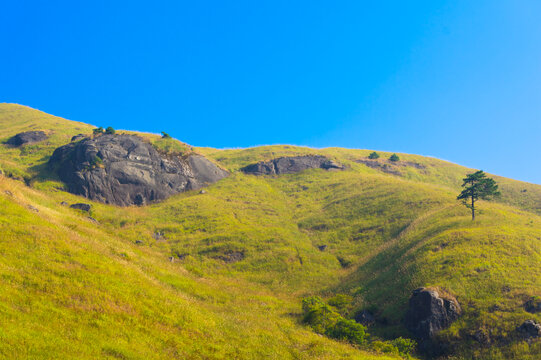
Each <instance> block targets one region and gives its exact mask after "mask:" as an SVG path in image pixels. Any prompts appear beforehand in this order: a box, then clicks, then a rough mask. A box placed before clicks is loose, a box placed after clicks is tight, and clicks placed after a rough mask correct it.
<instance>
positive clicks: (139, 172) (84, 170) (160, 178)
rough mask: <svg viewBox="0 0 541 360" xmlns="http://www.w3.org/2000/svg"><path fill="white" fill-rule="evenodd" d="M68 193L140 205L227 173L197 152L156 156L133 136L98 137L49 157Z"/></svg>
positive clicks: (205, 184) (200, 184)
mask: <svg viewBox="0 0 541 360" xmlns="http://www.w3.org/2000/svg"><path fill="white" fill-rule="evenodd" d="M49 166H50V167H51V168H52V169H54V170H56V172H57V173H58V175H59V177H60V179H61V180H62V181H63V182H65V183H66V184H67V186H68V191H69V192H71V193H73V194H77V195H82V196H85V197H87V198H89V199H92V200H97V201H100V202H103V203H107V204H116V205H120V206H129V205H144V204H147V203H150V202H155V201H160V200H164V199H167V198H168V197H170V196H171V195H174V194H177V193H180V192H184V191H187V190H195V189H199V188H201V187H204V186H207V185H209V184H211V183H214V182H216V181H218V180H220V179H222V178H224V177H227V176H228V175H229V174H228V172H227V171H225V170H222V169H220V168H219V167H218V166H216V165H215V164H213V163H212V162H210V161H209V160H207V159H206V158H204V157H203V156H200V155H195V154H193V155H189V156H187V157H178V156H166V155H162V154H160V153H159V152H158V151H157V150H156V149H155V148H154V147H153V146H152V145H151V144H149V143H148V142H145V141H144V140H143V139H141V138H140V137H138V136H135V135H101V136H99V137H97V138H95V139H90V138H86V139H83V140H81V141H79V142H73V143H70V144H67V145H64V146H62V147H59V148H58V149H56V150H55V151H54V153H53V155H52V157H51V158H50V160H49Z"/></svg>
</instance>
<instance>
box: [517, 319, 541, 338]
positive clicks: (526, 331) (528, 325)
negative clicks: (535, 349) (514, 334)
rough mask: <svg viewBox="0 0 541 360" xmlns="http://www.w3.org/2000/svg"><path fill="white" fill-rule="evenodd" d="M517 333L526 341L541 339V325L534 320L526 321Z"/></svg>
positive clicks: (518, 328)
mask: <svg viewBox="0 0 541 360" xmlns="http://www.w3.org/2000/svg"><path fill="white" fill-rule="evenodd" d="M517 331H518V333H519V334H520V335H522V337H523V338H525V339H529V338H538V337H541V325H540V324H538V323H536V322H535V321H533V320H526V321H524V322H523V323H522V325H520V326H519V327H517Z"/></svg>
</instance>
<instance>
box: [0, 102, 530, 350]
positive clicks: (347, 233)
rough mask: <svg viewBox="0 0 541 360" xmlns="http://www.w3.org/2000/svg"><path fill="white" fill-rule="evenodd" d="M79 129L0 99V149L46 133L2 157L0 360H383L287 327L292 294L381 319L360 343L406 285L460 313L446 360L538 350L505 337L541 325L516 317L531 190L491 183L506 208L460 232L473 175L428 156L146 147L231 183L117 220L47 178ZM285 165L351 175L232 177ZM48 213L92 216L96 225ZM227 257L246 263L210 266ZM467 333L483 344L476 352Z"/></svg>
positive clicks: (398, 304)
mask: <svg viewBox="0 0 541 360" xmlns="http://www.w3.org/2000/svg"><path fill="white" fill-rule="evenodd" d="M91 129H92V127H91V126H89V125H85V124H80V123H75V122H70V121H67V120H63V119H59V118H56V117H52V116H50V115H47V114H44V113H41V112H38V111H36V110H33V109H30V108H26V107H22V106H18V105H11V104H0V141H5V140H7V139H9V137H11V136H13V135H15V134H16V133H18V132H20V131H28V130H44V131H46V132H47V133H49V134H51V137H50V138H49V139H48V140H46V141H45V142H43V143H38V144H33V145H29V146H27V147H28V148H29V149H26V148H27V147H23V148H11V147H9V146H7V145H1V144H0V169H3V171H4V173H5V174H6V175H8V176H11V177H12V179H8V178H3V179H2V178H0V181H1V182H0V187H1V189H0V201H2V206H1V210H0V211H1V213H0V224H1V228H0V233H2V234H5V235H6V236H4V237H2V239H1V240H0V247H1V249H2V254H5V256H3V257H2V258H1V259H0V281H1V283H0V284H1V285H0V286H1V287H2V290H4V289H5V291H2V293H3V294H5V295H0V296H2V298H1V299H2V300H1V302H0V306H1V307H0V314H2V316H1V318H2V319H4V320H5V321H4V320H3V321H4V323H7V324H9V326H0V340H1V342H0V344H1V345H0V355H4V357H14V356H15V355H17V356H19V357H21V358H24V357H38V358H39V357H40V356H41V357H42V358H56V357H58V356H59V355H60V354H81V355H80V356H75V355H74V357H81V358H85V357H86V358H96V357H107V356H109V357H112V358H115V357H116V358H267V357H268V358H277V359H282V358H361V359H362V358H380V357H381V356H383V355H382V354H374V355H370V354H367V353H364V352H362V351H360V350H359V349H356V348H355V347H353V346H351V345H348V344H346V343H342V342H337V341H332V340H330V339H327V338H325V337H321V336H318V335H316V334H314V333H313V332H312V331H311V330H310V328H308V327H307V326H305V325H303V324H302V323H301V314H300V311H301V310H300V307H301V299H302V298H303V297H305V296H308V295H320V296H322V297H324V298H329V297H331V296H333V295H334V294H338V293H343V294H348V295H351V296H352V298H353V301H352V303H351V304H350V314H353V313H354V311H355V310H359V309H366V308H368V309H371V310H372V311H374V312H376V314H377V315H378V317H379V318H380V319H382V320H384V321H383V322H382V323H380V324H378V325H376V326H375V327H373V328H369V332H371V333H373V334H376V335H379V336H381V337H383V338H394V337H397V336H405V337H407V336H410V335H409V334H408V332H407V331H406V330H405V329H404V327H403V325H402V322H401V319H402V318H403V315H404V313H405V310H406V307H407V301H408V297H409V294H410V292H411V290H413V289H414V288H416V287H419V286H434V287H439V288H440V289H444V290H446V291H447V292H449V293H451V294H453V295H455V296H456V297H457V299H458V300H459V302H460V303H461V304H462V307H463V308H464V315H463V316H462V317H461V318H460V320H459V321H457V322H456V323H454V324H453V326H451V328H449V329H447V330H445V331H443V332H442V333H441V334H440V336H441V338H442V339H443V340H445V341H447V342H449V343H451V344H452V346H453V350H454V354H455V356H456V357H457V358H464V359H466V358H472V357H476V358H487V359H489V358H493V359H512V358H515V359H536V358H538V357H539V356H540V355H541V348H540V345H539V342H533V343H531V344H528V343H526V342H524V341H521V340H520V339H518V338H516V336H515V332H514V328H515V327H516V326H517V325H519V324H520V323H521V322H522V321H523V320H525V319H536V320H538V321H541V316H540V314H529V313H526V312H525V310H524V308H523V306H522V304H523V303H524V301H526V300H527V299H529V298H530V297H532V296H539V295H541V271H540V269H541V217H540V216H539V214H541V186H539V185H535V184H528V183H524V182H519V181H515V180H511V179H505V178H500V177H496V180H497V181H498V183H499V185H500V189H501V192H502V197H501V198H500V199H499V200H498V201H497V202H491V203H488V202H481V203H480V207H481V209H482V213H481V214H480V215H479V219H478V221H475V222H471V220H470V219H469V214H468V210H467V209H466V208H464V207H462V206H461V205H460V204H458V203H457V201H456V200H455V199H456V195H457V193H458V191H459V188H460V184H461V179H462V178H463V177H464V176H465V174H466V173H468V172H470V171H471V169H467V168H464V167H461V166H459V165H455V164H451V163H448V162H445V161H441V160H437V159H434V158H427V157H422V156H416V155H408V154H399V155H400V158H401V161H400V162H399V163H397V164H391V163H389V162H388V161H386V160H385V158H387V157H388V156H389V155H390V154H383V153H382V154H381V155H382V158H381V159H379V160H378V161H368V160H367V156H368V154H369V153H370V151H369V150H348V149H339V148H329V149H317V150H316V149H309V148H302V147H293V146H266V147H258V148H249V149H235V150H216V149H210V148H195V149H192V148H190V147H189V146H188V145H186V144H182V143H180V142H176V141H173V140H167V141H168V143H167V144H165V143H160V141H162V140H160V138H159V136H155V135H149V134H144V136H145V137H146V138H147V139H148V140H149V141H150V142H152V143H155V146H157V147H160V148H161V149H162V150H164V151H168V152H186V151H195V152H198V153H201V154H203V155H205V156H207V157H209V158H210V159H212V160H213V161H215V162H216V163H218V164H219V165H220V166H222V167H224V168H226V169H228V170H229V171H231V173H232V174H231V176H230V177H229V178H226V179H224V180H221V181H220V182H218V183H216V184H214V185H212V186H210V187H209V188H208V189H206V190H207V192H206V193H205V194H199V193H198V192H187V193H184V194H180V195H177V196H174V197H172V198H170V199H168V200H166V201H164V202H162V203H159V204H153V205H150V206H146V207H129V208H119V207H115V206H110V205H104V204H99V203H92V202H89V201H87V200H86V199H82V198H80V197H77V196H74V195H71V194H68V193H66V192H64V191H62V189H63V185H62V184H61V183H60V182H59V181H58V180H57V179H56V178H55V177H54V175H53V174H47V172H46V171H45V166H44V164H45V163H46V161H47V159H48V156H50V154H51V153H52V151H53V150H54V148H56V147H57V146H60V145H62V144H65V143H67V142H69V139H70V137H71V136H73V135H75V134H77V133H80V132H83V133H87V134H90V132H91ZM298 154H322V155H326V156H328V157H331V158H333V159H335V160H337V161H339V162H341V163H343V164H345V165H346V166H347V169H346V170H345V171H329V172H328V171H324V170H320V169H318V170H309V171H304V172H302V173H298V174H290V175H281V176H263V177H257V176H252V175H246V174H243V173H242V172H240V171H238V170H239V169H240V168H241V167H242V166H245V165H247V164H250V163H253V162H255V161H260V160H267V159H271V158H274V157H278V156H289V155H298ZM18 178H21V179H24V180H25V182H21V181H17V179H18ZM25 183H26V184H28V185H30V186H26V185H25ZM5 190H8V191H9V192H10V193H11V194H12V195H8V194H6V193H5V192H4V191H5ZM62 201H67V202H69V203H73V202H80V201H85V202H89V203H92V205H93V209H92V213H91V216H92V217H93V218H95V219H97V220H98V222H99V224H94V223H93V222H91V221H90V220H89V219H88V218H87V215H84V214H82V213H80V212H77V211H75V210H72V209H69V208H66V207H63V206H61V205H60V203H61V202H62ZM28 205H32V206H34V207H35V208H37V209H38V210H39V212H38V213H36V212H34V211H32V210H31V209H29V208H28ZM157 233H160V234H163V237H162V238H160V237H157V236H155V234H157ZM136 242H137V244H136ZM320 245H327V248H326V249H325V251H320V250H319V248H318V246H320ZM231 253H241V254H243V255H244V259H242V260H241V261H237V262H228V261H224V259H227V258H228V256H229V254H231ZM169 257H173V259H174V260H175V261H174V262H172V263H171V262H170V261H169ZM64 329H65V330H64ZM480 329H481V330H483V331H486V332H488V333H489V335H490V337H491V346H481V345H480V344H478V343H476V342H475V341H474V340H472V336H471V335H472V334H473V333H475V332H476V331H477V330H480ZM25 355H27V356H25ZM15 357H16V356H15Z"/></svg>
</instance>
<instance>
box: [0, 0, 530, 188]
mask: <svg viewBox="0 0 541 360" xmlns="http://www.w3.org/2000/svg"><path fill="white" fill-rule="evenodd" d="M0 35H1V47H0V49H1V50H0V102H15V103H20V104H24V105H28V106H31V107H35V108H38V109H40V110H43V111H46V112H48V113H52V114H54V115H58V116H62V117H66V118H68V119H73V120H79V121H84V122H88V123H92V124H95V125H101V126H109V125H111V126H113V127H115V128H119V129H132V130H143V131H150V132H160V131H162V130H163V131H167V132H168V133H170V134H171V135H172V136H174V137H177V138H179V139H180V140H183V141H185V142H188V143H190V144H193V145H197V146H213V147H219V148H223V147H246V146H252V145H258V144H284V143H288V144H298V145H308V146H315V147H326V146H342V147H351V148H363V149H376V150H390V151H396V152H407V153H416V154H422V155H432V156H436V157H439V158H442V159H446V160H450V161H453V162H456V163H460V164H463V165H466V166H470V167H473V168H478V169H483V170H485V171H489V172H491V173H495V174H499V175H503V176H508V177H513V178H516V179H521V180H525V181H530V182H535V183H538V184H541V1H539V0H506V1H498V0H486V1H484V0H476V1H471V0H459V1H457V0H453V1H451V0H450V1H443V0H430V1H398V0H397V1H360V0H357V1H314V0H310V1H279V0H272V1H159V0H157V1H151V2H147V1H99V0H98V1H84V2H82V1H55V0H51V1H25V0H17V1H5V2H3V5H2V10H1V12H0Z"/></svg>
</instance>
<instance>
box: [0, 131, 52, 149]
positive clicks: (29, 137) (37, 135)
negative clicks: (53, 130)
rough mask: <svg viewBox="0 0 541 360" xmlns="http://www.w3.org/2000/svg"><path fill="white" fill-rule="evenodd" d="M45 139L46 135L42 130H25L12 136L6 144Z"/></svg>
mask: <svg viewBox="0 0 541 360" xmlns="http://www.w3.org/2000/svg"><path fill="white" fill-rule="evenodd" d="M45 139H47V135H46V134H45V132H43V131H25V132H22V133H19V134H17V135H15V136H13V137H12V138H11V139H9V140H8V141H7V144H9V145H13V146H21V145H26V144H31V143H36V142H39V141H43V140H45Z"/></svg>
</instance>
